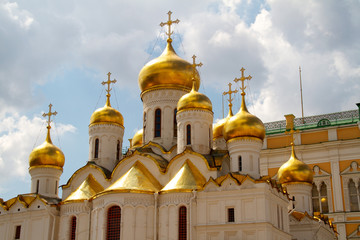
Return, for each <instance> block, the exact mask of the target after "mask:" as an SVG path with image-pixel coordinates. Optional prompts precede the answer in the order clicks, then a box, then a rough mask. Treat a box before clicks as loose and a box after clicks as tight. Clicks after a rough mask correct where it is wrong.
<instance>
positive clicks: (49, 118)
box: [42, 103, 57, 129]
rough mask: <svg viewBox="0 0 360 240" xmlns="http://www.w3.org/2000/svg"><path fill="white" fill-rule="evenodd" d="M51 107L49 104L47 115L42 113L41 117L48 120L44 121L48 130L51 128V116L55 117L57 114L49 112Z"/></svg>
mask: <svg viewBox="0 0 360 240" xmlns="http://www.w3.org/2000/svg"><path fill="white" fill-rule="evenodd" d="M52 106H53V105H52V104H51V103H50V104H49V112H48V113H43V115H42V116H43V117H48V120H47V121H46V122H47V124H48V125H47V129H50V128H51V126H50V123H51V122H52V121H51V116H55V115H56V114H57V112H56V111H55V112H51V107H52Z"/></svg>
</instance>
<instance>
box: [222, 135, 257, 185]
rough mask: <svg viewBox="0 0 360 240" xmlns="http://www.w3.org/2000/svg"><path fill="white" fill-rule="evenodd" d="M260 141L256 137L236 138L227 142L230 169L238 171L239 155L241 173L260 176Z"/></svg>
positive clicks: (254, 176) (255, 176)
mask: <svg viewBox="0 0 360 240" xmlns="http://www.w3.org/2000/svg"><path fill="white" fill-rule="evenodd" d="M262 144H263V143H262V141H261V140H260V139H257V138H247V137H244V138H237V139H231V140H230V141H228V142H227V146H228V150H229V155H230V171H231V172H239V157H240V156H241V159H242V171H240V173H241V174H245V175H246V174H249V175H250V176H252V177H253V178H255V179H256V178H259V177H260V150H261V147H262Z"/></svg>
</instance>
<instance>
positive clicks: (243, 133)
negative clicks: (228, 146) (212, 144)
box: [223, 94, 265, 141]
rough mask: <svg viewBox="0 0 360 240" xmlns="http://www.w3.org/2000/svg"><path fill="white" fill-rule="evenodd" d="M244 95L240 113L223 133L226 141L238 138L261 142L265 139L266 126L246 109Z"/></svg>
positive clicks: (226, 124) (225, 127) (226, 125)
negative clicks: (255, 139) (252, 138)
mask: <svg viewBox="0 0 360 240" xmlns="http://www.w3.org/2000/svg"><path fill="white" fill-rule="evenodd" d="M242 95H243V94H242ZM244 95H245V94H244ZM244 95H243V96H242V103H241V108H240V110H239V112H238V113H237V114H235V116H233V117H232V118H230V119H229V120H228V121H227V122H226V123H225V125H224V130H223V131H224V138H225V140H226V141H229V140H230V139H234V138H237V137H254V138H259V139H261V140H264V138H265V126H264V124H263V122H262V121H261V120H260V119H259V118H257V117H256V116H254V115H252V114H251V113H249V111H248V110H247V108H246V104H245V96H244Z"/></svg>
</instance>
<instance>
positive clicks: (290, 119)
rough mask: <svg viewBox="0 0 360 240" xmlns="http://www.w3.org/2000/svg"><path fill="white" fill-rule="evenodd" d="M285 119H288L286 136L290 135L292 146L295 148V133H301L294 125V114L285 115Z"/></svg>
mask: <svg viewBox="0 0 360 240" xmlns="http://www.w3.org/2000/svg"><path fill="white" fill-rule="evenodd" d="M285 119H286V130H285V134H290V144H291V146H293V145H294V141H295V138H294V133H297V132H299V130H295V125H294V119H295V116H294V115H293V114H287V115H285Z"/></svg>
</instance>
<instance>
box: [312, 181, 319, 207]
mask: <svg viewBox="0 0 360 240" xmlns="http://www.w3.org/2000/svg"><path fill="white" fill-rule="evenodd" d="M311 195H312V205H313V212H320V201H319V192H318V190H317V187H316V185H315V184H314V183H313V186H312V190H311Z"/></svg>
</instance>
